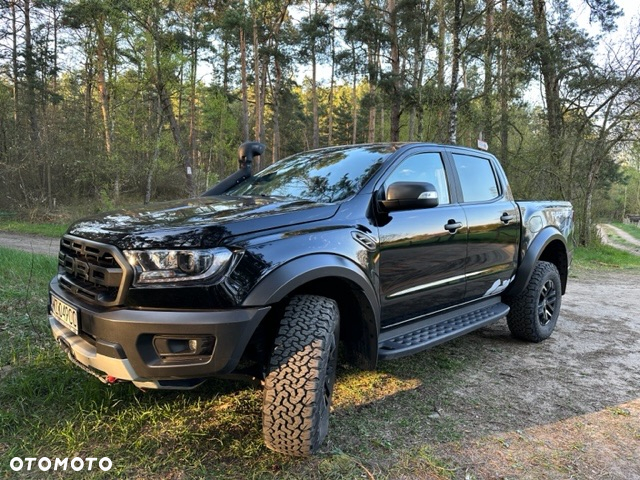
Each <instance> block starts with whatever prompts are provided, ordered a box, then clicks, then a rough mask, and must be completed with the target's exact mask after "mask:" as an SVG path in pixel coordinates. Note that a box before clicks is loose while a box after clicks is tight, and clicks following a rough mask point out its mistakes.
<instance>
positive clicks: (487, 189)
mask: <svg viewBox="0 0 640 480" xmlns="http://www.w3.org/2000/svg"><path fill="white" fill-rule="evenodd" d="M453 161H454V163H455V165H456V171H457V172H458V177H459V178H460V185H461V186H462V197H463V199H464V201H465V202H483V201H487V200H493V199H494V198H497V197H498V196H499V195H500V188H499V186H498V182H497V181H496V176H495V174H494V173H493V168H492V167H491V162H490V161H489V160H487V159H486V158H481V157H473V156H470V155H460V154H457V153H454V154H453Z"/></svg>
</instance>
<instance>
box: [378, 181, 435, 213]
mask: <svg viewBox="0 0 640 480" xmlns="http://www.w3.org/2000/svg"><path fill="white" fill-rule="evenodd" d="M380 204H381V206H382V208H383V209H384V210H385V211H387V212H393V211H398V210H417V209H421V208H433V207H437V206H438V204H439V202H438V191H437V190H436V187H434V186H433V185H432V184H431V183H427V182H396V183H392V184H391V185H389V187H388V188H387V192H386V195H385V199H384V200H380Z"/></svg>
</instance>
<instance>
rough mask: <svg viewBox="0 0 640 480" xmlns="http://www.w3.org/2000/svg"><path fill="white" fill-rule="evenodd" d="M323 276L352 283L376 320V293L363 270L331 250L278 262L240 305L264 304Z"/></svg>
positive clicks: (377, 309) (273, 301)
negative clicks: (361, 293)
mask: <svg viewBox="0 0 640 480" xmlns="http://www.w3.org/2000/svg"><path fill="white" fill-rule="evenodd" d="M325 277H339V278H344V279H346V280H349V281H351V282H352V283H354V284H356V285H357V286H358V287H359V288H360V289H361V290H362V291H363V293H364V295H365V296H366V298H367V300H368V301H369V304H370V305H371V308H372V309H373V310H374V312H376V321H377V320H379V318H378V316H379V314H378V312H379V311H380V308H379V301H378V296H377V295H376V293H375V289H374V288H373V286H372V285H371V282H370V281H369V279H368V278H367V276H366V275H365V273H364V272H363V271H362V269H361V268H360V267H359V266H358V265H356V264H355V263H354V262H352V261H351V260H348V259H346V258H344V257H341V256H339V255H331V254H313V255H308V256H305V257H298V258H296V259H294V260H291V261H289V262H287V263H285V264H283V265H281V266H279V267H278V268H276V269H275V270H273V271H272V272H270V273H268V274H267V275H266V276H265V277H264V278H263V279H262V280H260V281H259V282H258V284H257V285H256V286H255V287H254V288H253V290H251V292H250V293H249V295H247V298H245V300H244V302H242V306H243V307H252V306H256V305H260V306H265V305H272V304H274V303H278V302H279V301H281V300H282V299H283V298H284V297H286V296H287V295H288V294H289V293H291V292H292V291H294V290H295V289H297V288H299V287H301V286H302V285H304V284H305V283H309V282H311V281H313V280H318V279H321V278H325ZM377 323H378V324H379V322H377Z"/></svg>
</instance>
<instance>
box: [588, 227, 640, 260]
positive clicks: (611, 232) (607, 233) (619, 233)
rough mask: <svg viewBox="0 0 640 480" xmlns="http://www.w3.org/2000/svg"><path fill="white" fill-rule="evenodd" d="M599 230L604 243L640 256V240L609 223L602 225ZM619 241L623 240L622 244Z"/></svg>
mask: <svg viewBox="0 0 640 480" xmlns="http://www.w3.org/2000/svg"><path fill="white" fill-rule="evenodd" d="M597 228H598V231H599V234H600V238H601V239H602V242H603V243H605V244H607V245H611V246H612V247H615V248H619V249H620V250H625V251H627V252H630V253H633V254H635V255H640V240H638V239H637V238H635V237H634V236H632V235H629V234H628V233H627V232H625V231H624V230H621V229H619V228H618V227H614V226H613V225H609V224H607V223H605V224H600V225H598V226H597ZM619 239H622V242H621V241H619Z"/></svg>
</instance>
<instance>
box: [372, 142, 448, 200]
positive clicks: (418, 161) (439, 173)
mask: <svg viewBox="0 0 640 480" xmlns="http://www.w3.org/2000/svg"><path fill="white" fill-rule="evenodd" d="M395 182H429V183H431V184H432V185H433V186H434V187H436V190H437V191H438V200H439V203H440V205H446V204H448V203H450V197H449V187H448V186H447V175H446V172H445V170H444V164H443V163H442V158H441V157H440V154H439V153H435V152H432V153H418V154H416V155H412V156H410V157H408V158H405V159H404V160H403V161H402V162H401V163H400V165H398V166H397V167H396V169H395V170H394V171H393V172H392V173H391V175H389V178H387V180H386V181H385V182H384V183H385V188H386V187H388V186H389V185H391V184H392V183H395Z"/></svg>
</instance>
